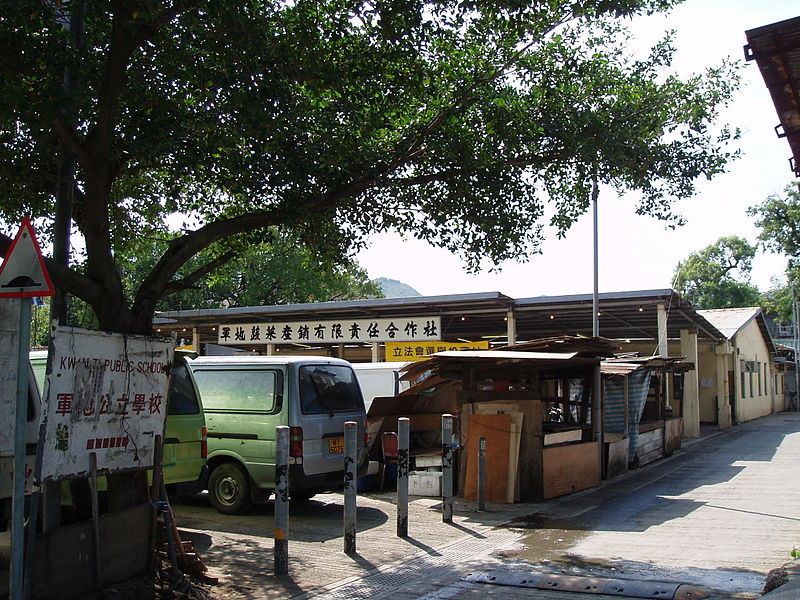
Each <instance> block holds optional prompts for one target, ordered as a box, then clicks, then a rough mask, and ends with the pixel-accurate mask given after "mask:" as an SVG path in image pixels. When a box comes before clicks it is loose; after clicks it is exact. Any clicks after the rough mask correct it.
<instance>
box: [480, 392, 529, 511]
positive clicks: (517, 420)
mask: <svg viewBox="0 0 800 600" xmlns="http://www.w3.org/2000/svg"><path fill="white" fill-rule="evenodd" d="M473 407H474V410H475V414H477V415H499V414H508V415H511V433H510V437H509V449H508V481H507V486H506V502H508V503H513V502H514V501H517V500H519V477H518V474H519V450H520V443H521V441H522V423H523V420H524V416H525V414H524V413H522V412H520V410H519V403H515V402H504V401H502V400H496V401H493V402H476V403H474V404H473Z"/></svg>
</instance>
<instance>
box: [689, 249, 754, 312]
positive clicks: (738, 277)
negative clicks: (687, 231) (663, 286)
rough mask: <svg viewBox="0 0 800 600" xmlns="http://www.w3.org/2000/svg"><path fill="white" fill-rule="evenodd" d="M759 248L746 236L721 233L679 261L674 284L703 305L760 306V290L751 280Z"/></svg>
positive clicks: (704, 306) (720, 306)
mask: <svg viewBox="0 0 800 600" xmlns="http://www.w3.org/2000/svg"><path fill="white" fill-rule="evenodd" d="M756 250H757V248H756V247H755V246H753V245H752V244H750V242H748V241H747V240H746V239H744V238H740V237H738V236H735V235H732V236H728V237H721V238H719V239H718V240H717V241H716V242H715V243H714V244H711V245H710V246H706V247H705V248H703V249H702V250H698V251H697V252H692V253H691V254H690V255H689V256H688V257H686V259H685V260H682V261H681V262H679V263H678V266H677V267H675V275H674V278H673V281H674V287H675V289H676V290H678V291H679V292H680V293H681V294H682V295H683V296H684V297H685V298H686V299H687V300H689V301H690V302H693V303H694V304H696V305H697V306H698V307H699V308H703V309H709V308H732V307H742V306H758V305H759V304H760V302H761V293H760V292H759V290H758V288H757V287H756V286H754V285H753V284H751V283H750V271H751V270H752V262H753V258H754V257H755V255H756Z"/></svg>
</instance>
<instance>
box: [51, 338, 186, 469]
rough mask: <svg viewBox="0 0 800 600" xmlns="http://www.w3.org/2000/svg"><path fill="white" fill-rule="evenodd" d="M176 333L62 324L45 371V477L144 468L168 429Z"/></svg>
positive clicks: (54, 340) (54, 339)
mask: <svg viewBox="0 0 800 600" xmlns="http://www.w3.org/2000/svg"><path fill="white" fill-rule="evenodd" d="M174 346H175V343H174V340H173V339H172V338H163V337H159V338H150V337H145V336H131V335H128V336H125V335H123V334H110V333H102V332H98V331H86V330H81V329H74V328H70V327H58V328H56V330H55V335H54V338H53V351H54V355H53V372H52V373H51V374H50V375H48V388H47V389H48V392H47V399H46V408H45V411H46V413H45V419H46V422H47V427H46V436H45V448H44V461H43V465H42V479H43V480H47V479H54V480H57V479H64V478H67V477H71V476H76V475H80V474H85V473H88V471H89V454H90V453H91V452H95V453H96V456H97V468H98V470H104V471H106V472H114V471H123V470H127V469H136V468H139V469H141V468H147V467H150V466H151V465H152V463H153V451H154V446H155V437H156V436H157V435H162V434H163V431H164V419H165V418H166V415H167V399H166V395H167V381H168V379H167V377H168V375H169V371H170V366H171V364H172V351H173V348H174Z"/></svg>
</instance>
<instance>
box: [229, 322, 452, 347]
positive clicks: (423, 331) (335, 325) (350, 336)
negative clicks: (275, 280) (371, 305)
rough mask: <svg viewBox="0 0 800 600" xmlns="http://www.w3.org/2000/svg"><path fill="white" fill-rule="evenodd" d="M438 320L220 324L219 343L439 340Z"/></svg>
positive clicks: (337, 342)
mask: <svg viewBox="0 0 800 600" xmlns="http://www.w3.org/2000/svg"><path fill="white" fill-rule="evenodd" d="M441 330H442V324H441V317H414V318H402V319H339V320H327V321H294V322H291V323H237V324H231V325H220V327H219V330H218V332H217V337H218V341H219V343H220V344H224V345H229V346H236V345H238V346H252V345H254V344H347V343H369V342H415V341H431V340H434V341H435V340H438V339H439V337H440V336H441Z"/></svg>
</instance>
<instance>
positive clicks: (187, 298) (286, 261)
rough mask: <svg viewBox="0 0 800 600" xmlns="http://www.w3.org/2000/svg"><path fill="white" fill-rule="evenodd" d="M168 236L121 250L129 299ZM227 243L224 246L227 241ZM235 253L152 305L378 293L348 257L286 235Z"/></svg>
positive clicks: (212, 254)
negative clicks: (318, 251) (336, 258)
mask: <svg viewBox="0 0 800 600" xmlns="http://www.w3.org/2000/svg"><path fill="white" fill-rule="evenodd" d="M172 237H173V238H174V236H172ZM171 239H172V238H171V237H166V238H163V239H158V238H146V239H144V240H139V241H138V242H137V243H136V244H135V245H131V246H130V247H129V248H128V249H127V252H126V254H125V256H124V259H125V260H124V261H121V262H122V265H123V270H124V283H125V285H126V289H127V290H128V294H129V296H130V297H131V298H132V297H133V296H134V294H135V292H136V289H137V286H138V283H139V282H140V281H142V280H143V279H144V278H145V277H146V276H147V274H148V273H149V272H150V271H152V269H153V267H154V266H155V264H156V261H157V260H158V257H159V256H160V255H161V254H162V253H163V252H164V250H165V248H166V246H167V245H168V242H169V241H170V240H171ZM227 248H228V249H230V242H229V243H228V244H227ZM222 252H223V250H221V249H220V248H218V247H212V248H209V249H207V250H204V251H203V252H201V253H200V254H198V255H197V256H196V257H195V258H193V259H192V260H190V261H189V262H188V263H187V265H186V266H185V267H184V269H183V270H182V271H180V272H179V273H177V274H176V278H181V277H183V276H185V275H186V274H188V273H191V272H192V271H193V270H194V269H195V268H198V267H199V266H201V265H204V264H207V263H209V262H211V261H213V260H215V259H216V258H217V257H218V256H219V255H220V253H222ZM235 255H236V256H235V258H233V259H231V260H230V261H228V262H226V263H225V264H223V265H221V266H219V267H218V268H217V269H215V270H214V271H213V272H212V273H211V274H210V275H208V276H207V277H205V278H204V279H202V280H200V281H198V282H197V284H196V285H194V286H193V287H191V288H189V289H183V290H181V291H178V292H176V293H174V294H172V295H169V296H166V297H165V298H162V299H161V301H160V302H159V304H158V306H157V308H158V310H183V309H199V308H226V307H231V308H232V307H237V306H264V305H273V304H293V303H304V302H327V301H331V300H356V299H362V298H375V297H382V294H381V291H380V287H379V286H378V284H377V283H373V282H372V281H370V280H369V277H368V276H367V274H366V272H365V271H364V270H363V269H361V268H360V267H359V266H358V265H357V264H355V263H354V262H352V261H345V262H344V263H334V262H331V261H330V260H329V259H326V258H325V257H322V256H319V255H315V254H314V253H313V252H312V251H311V250H309V249H308V248H307V247H305V246H303V245H301V244H299V243H298V241H297V240H296V239H294V238H291V237H289V236H281V235H276V236H274V237H273V238H272V239H271V241H269V242H254V243H252V244H243V245H241V247H238V248H236V251H235Z"/></svg>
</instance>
